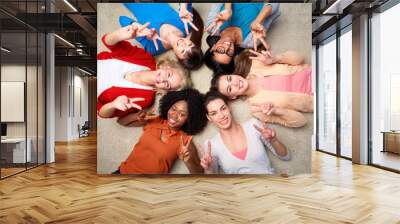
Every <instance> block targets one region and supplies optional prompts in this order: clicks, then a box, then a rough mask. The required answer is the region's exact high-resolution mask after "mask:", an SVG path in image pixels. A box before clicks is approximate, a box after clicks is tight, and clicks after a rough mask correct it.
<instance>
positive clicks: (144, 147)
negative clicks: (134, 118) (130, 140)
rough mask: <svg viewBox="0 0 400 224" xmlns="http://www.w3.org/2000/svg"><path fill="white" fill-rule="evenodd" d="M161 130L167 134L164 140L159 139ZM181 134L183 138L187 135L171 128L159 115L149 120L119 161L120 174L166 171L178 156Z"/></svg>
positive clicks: (159, 172)
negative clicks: (127, 153)
mask: <svg viewBox="0 0 400 224" xmlns="http://www.w3.org/2000/svg"><path fill="white" fill-rule="evenodd" d="M161 132H163V135H164V136H167V138H166V140H165V142H163V141H161ZM181 136H182V137H183V138H184V139H185V138H186V136H187V135H186V134H185V133H184V132H183V131H181V130H179V131H174V130H171V129H170V128H169V127H168V124H167V121H166V120H163V119H161V118H160V117H158V118H156V119H154V120H151V121H150V122H149V123H148V124H146V126H144V128H143V134H142V136H141V137H140V139H139V141H138V143H137V144H136V145H135V146H134V147H133V151H132V152H131V154H130V155H129V157H128V158H127V159H126V161H125V162H122V163H121V165H120V167H119V169H120V172H121V174H162V173H168V172H169V171H170V170H171V168H172V165H173V163H174V162H175V160H176V159H177V158H178V152H179V149H180V146H181Z"/></svg>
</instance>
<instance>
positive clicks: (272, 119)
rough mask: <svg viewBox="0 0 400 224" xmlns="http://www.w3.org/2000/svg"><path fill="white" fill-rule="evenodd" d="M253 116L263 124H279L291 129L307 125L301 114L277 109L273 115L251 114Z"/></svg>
mask: <svg viewBox="0 0 400 224" xmlns="http://www.w3.org/2000/svg"><path fill="white" fill-rule="evenodd" d="M253 116H255V117H256V118H258V119H259V120H261V121H263V122H265V123H273V124H280V125H283V126H286V127H292V128H298V127H302V126H304V125H305V124H306V123H307V120H306V118H305V117H304V115H303V114H302V113H300V112H298V111H295V110H290V109H283V108H277V107H275V108H274V111H273V113H271V114H269V115H266V114H264V113H262V112H253Z"/></svg>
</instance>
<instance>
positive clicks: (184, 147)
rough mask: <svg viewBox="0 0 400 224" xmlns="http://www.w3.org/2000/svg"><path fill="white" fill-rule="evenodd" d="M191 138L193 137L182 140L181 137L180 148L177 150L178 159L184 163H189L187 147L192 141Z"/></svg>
mask: <svg viewBox="0 0 400 224" xmlns="http://www.w3.org/2000/svg"><path fill="white" fill-rule="evenodd" d="M192 138H193V136H188V137H187V138H186V139H183V137H182V136H181V148H180V149H179V159H181V160H182V161H184V162H185V163H186V162H189V160H190V159H191V156H190V149H189V145H190V143H191V141H192Z"/></svg>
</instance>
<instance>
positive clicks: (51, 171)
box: [0, 137, 400, 224]
mask: <svg viewBox="0 0 400 224" xmlns="http://www.w3.org/2000/svg"><path fill="white" fill-rule="evenodd" d="M56 149H57V150H56V158H57V162H56V163H55V164H51V165H46V166H41V167H39V168H35V169H33V170H29V171H27V172H25V173H22V174H19V175H16V176H13V177H10V178H7V179H5V180H2V181H0V223H44V222H47V223H372V224H377V223H384V224H387V223H400V175H399V174H395V173H391V172H387V171H384V170H380V169H377V168H374V167H369V166H359V165H352V164H351V162H350V161H347V160H343V159H337V158H336V157H333V156H329V155H326V154H323V153H318V152H315V153H313V164H312V165H313V173H312V175H299V176H294V177H289V178H284V177H270V176H268V177H266V176H236V177H211V178H210V177H208V178H205V177H132V176H109V175H105V176H99V175H97V174H96V139H95V137H89V138H84V139H83V140H81V141H76V142H70V143H69V144H57V147H56Z"/></svg>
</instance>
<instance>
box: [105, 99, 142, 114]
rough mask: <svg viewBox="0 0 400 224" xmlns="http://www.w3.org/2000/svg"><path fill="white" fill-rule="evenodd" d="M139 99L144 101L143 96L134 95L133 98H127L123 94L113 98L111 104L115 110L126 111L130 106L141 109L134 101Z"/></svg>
mask: <svg viewBox="0 0 400 224" xmlns="http://www.w3.org/2000/svg"><path fill="white" fill-rule="evenodd" d="M139 101H144V98H142V97H135V98H129V97H127V96H125V95H122V96H119V97H117V98H115V99H114V101H113V102H112V103H113V106H114V108H115V109H117V110H121V111H127V110H129V109H131V108H136V109H138V110H142V107H141V106H139V105H138V104H136V103H135V102H139Z"/></svg>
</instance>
